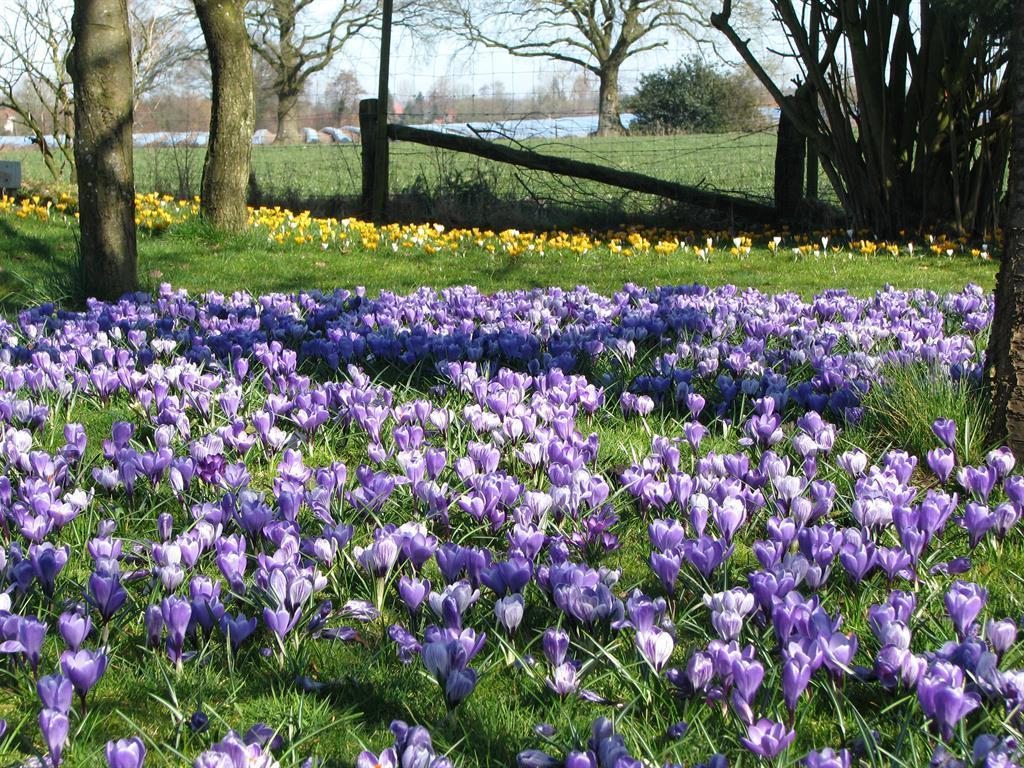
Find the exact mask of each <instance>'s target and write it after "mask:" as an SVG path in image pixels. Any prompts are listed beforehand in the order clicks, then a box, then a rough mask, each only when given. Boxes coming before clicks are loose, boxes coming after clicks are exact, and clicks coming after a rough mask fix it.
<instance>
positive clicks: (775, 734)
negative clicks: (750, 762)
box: [740, 718, 796, 760]
mask: <svg viewBox="0 0 1024 768" xmlns="http://www.w3.org/2000/svg"><path fill="white" fill-rule="evenodd" d="M795 738H796V733H795V732H794V731H791V730H789V729H788V728H786V726H784V725H783V724H782V723H776V722H774V721H773V720H768V719H767V718H761V719H760V720H758V721H757V722H756V723H752V724H751V725H749V726H747V735H746V737H744V738H741V739H740V743H741V744H743V746H745V747H746V748H747V749H749V750H750V751H751V752H753V753H754V754H755V755H757V756H758V757H762V758H765V759H768V760H773V759H775V758H776V757H778V756H779V755H780V754H782V752H783V750H785V749H786V747H788V746H789V745H790V744H791V743H793V739H795Z"/></svg>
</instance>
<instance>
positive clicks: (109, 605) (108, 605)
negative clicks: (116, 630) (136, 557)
mask: <svg viewBox="0 0 1024 768" xmlns="http://www.w3.org/2000/svg"><path fill="white" fill-rule="evenodd" d="M127 599H128V593H127V592H126V591H125V589H124V587H122V586H121V576H120V574H119V573H118V572H117V571H116V570H98V571H96V572H94V573H92V574H90V575H89V602H91V603H92V604H93V605H94V606H96V610H98V611H99V612H100V617H101V618H102V619H103V623H104V624H106V623H107V622H109V621H110V619H111V618H113V616H114V614H115V613H117V612H118V611H119V610H120V609H121V606H123V605H124V602H125V600H127Z"/></svg>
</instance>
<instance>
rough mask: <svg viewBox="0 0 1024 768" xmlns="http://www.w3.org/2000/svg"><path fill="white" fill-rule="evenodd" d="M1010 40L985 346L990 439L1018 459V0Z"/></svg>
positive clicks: (1021, 68)
mask: <svg viewBox="0 0 1024 768" xmlns="http://www.w3.org/2000/svg"><path fill="white" fill-rule="evenodd" d="M1011 34H1012V42H1011V44H1010V89H1011V99H1012V106H1011V109H1012V112H1013V129H1012V130H1013V139H1012V147H1011V150H1010V152H1011V154H1010V189H1009V211H1008V216H1007V221H1006V224H1005V233H1006V239H1005V243H1006V248H1005V251H1004V253H1003V256H1002V263H1001V264H1000V267H999V276H998V278H997V280H996V307H995V318H994V319H993V323H992V333H991V336H990V339H989V346H988V363H987V365H988V370H989V372H990V375H991V376H992V377H993V378H992V406H993V409H992V410H993V413H992V429H991V432H990V437H991V439H992V442H993V443H995V442H998V441H1001V440H1005V441H1006V444H1007V445H1008V446H1009V447H1010V449H1011V450H1012V451H1013V455H1014V456H1016V457H1017V460H1018V461H1021V460H1024V0H1015V1H1014V7H1013V30H1012V33H1011Z"/></svg>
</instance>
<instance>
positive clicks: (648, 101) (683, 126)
mask: <svg viewBox="0 0 1024 768" xmlns="http://www.w3.org/2000/svg"><path fill="white" fill-rule="evenodd" d="M759 101H760V98H759V89H758V86H757V84H756V83H754V82H753V81H751V80H750V78H749V76H747V75H746V74H745V73H739V72H736V73H731V72H725V71H723V70H721V69H719V68H718V67H716V66H714V65H712V64H709V63H708V62H706V61H704V60H703V59H701V58H700V57H697V56H693V57H690V58H688V59H685V60H683V61H681V62H679V63H678V64H675V65H674V66H671V67H666V68H665V69H662V70H660V71H658V72H654V73H652V74H649V75H644V76H643V77H642V78H640V87H639V88H638V89H637V92H636V93H635V94H634V95H633V96H632V97H631V98H630V99H628V100H627V108H628V109H629V110H630V111H631V112H633V114H635V115H636V120H635V121H634V122H633V125H632V128H633V130H638V131H642V132H645V133H660V132H672V131H690V132H694V133H722V132H724V131H744V130H750V129H752V128H756V127H758V126H759V125H760V124H761V123H762V122H763V121H764V117H763V115H762V114H761V112H760V110H759V108H758V104H759Z"/></svg>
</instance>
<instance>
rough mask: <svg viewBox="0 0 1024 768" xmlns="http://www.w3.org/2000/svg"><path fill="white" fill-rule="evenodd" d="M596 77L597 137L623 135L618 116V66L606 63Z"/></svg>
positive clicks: (620, 120)
mask: <svg viewBox="0 0 1024 768" xmlns="http://www.w3.org/2000/svg"><path fill="white" fill-rule="evenodd" d="M597 77H598V88H597V135H598V136H619V135H621V134H622V133H623V130H622V119H621V117H620V116H619V65H618V64H616V63H606V64H605V65H604V66H603V67H601V70H600V71H599V72H598V73H597Z"/></svg>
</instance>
